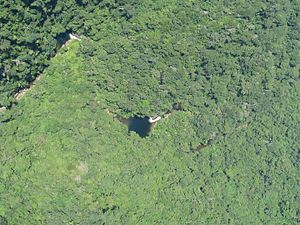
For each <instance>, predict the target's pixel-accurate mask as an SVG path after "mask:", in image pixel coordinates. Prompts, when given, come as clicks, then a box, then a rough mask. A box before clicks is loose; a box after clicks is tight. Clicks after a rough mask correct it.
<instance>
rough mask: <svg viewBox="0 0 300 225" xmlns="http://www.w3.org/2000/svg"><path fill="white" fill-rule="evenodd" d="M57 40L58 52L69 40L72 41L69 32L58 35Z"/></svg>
mask: <svg viewBox="0 0 300 225" xmlns="http://www.w3.org/2000/svg"><path fill="white" fill-rule="evenodd" d="M55 39H56V41H57V44H56V50H59V49H60V48H61V47H62V46H63V45H64V44H65V43H66V42H67V41H68V40H70V36H69V33H68V32H63V33H60V34H58V35H57V36H56V37H55Z"/></svg>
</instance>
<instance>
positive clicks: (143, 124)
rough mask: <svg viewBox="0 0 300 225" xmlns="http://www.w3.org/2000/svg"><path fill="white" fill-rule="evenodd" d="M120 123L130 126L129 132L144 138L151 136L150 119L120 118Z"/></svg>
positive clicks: (136, 117)
mask: <svg viewBox="0 0 300 225" xmlns="http://www.w3.org/2000/svg"><path fill="white" fill-rule="evenodd" d="M118 119H119V121H120V122H122V123H124V124H126V125H127V126H128V132H131V131H133V132H135V133H137V134H138V135H139V136H140V137H142V138H144V137H146V136H147V135H149V133H150V131H151V123H149V117H138V116H134V117H130V118H128V119H127V118H118Z"/></svg>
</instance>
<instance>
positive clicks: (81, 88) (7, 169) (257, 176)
mask: <svg viewBox="0 0 300 225" xmlns="http://www.w3.org/2000/svg"><path fill="white" fill-rule="evenodd" d="M78 46H79V44H78V43H71V45H69V46H68V47H67V49H63V52H62V53H60V54H59V55H58V56H56V57H55V58H54V59H53V60H52V62H51V65H50V67H49V68H48V69H46V71H45V73H44V75H43V77H42V79H41V80H40V81H38V82H37V84H36V85H35V87H34V88H33V89H32V90H31V91H30V92H28V93H27V94H26V96H25V97H24V98H23V99H22V100H21V101H20V103H19V104H18V105H17V106H16V107H15V108H14V109H13V110H11V111H10V112H6V114H5V115H4V116H5V117H12V118H13V119H12V121H10V122H8V123H2V124H1V130H0V131H1V143H2V144H1V147H0V149H1V157H0V158H1V168H0V171H1V183H2V185H1V189H0V190H1V192H0V196H1V206H0V215H2V216H3V217H5V218H6V219H7V221H9V224H100V223H101V222H106V223H107V224H138V223H142V224H239V223H242V224H260V223H280V224H284V223H287V224H296V223H297V211H296V210H297V207H298V206H299V205H298V200H299V199H297V198H298V197H297V189H296V187H297V184H298V182H299V170H298V167H297V161H295V160H297V155H296V154H297V152H295V148H296V147H297V143H296V140H297V138H296V136H294V137H289V135H295V133H292V131H293V127H292V126H291V127H290V128H286V136H283V135H282V134H281V133H279V132H278V133H277V132H276V131H277V130H282V129H284V127H282V126H284V125H280V124H283V123H282V122H280V118H278V119H277V121H273V122H271V121H272V120H270V117H269V116H268V115H262V116H261V118H260V119H257V121H253V122H252V123H251V124H248V125H245V127H243V128H241V129H237V130H236V131H235V132H234V133H232V134H229V135H228V136H226V137H224V138H223V139H222V140H221V141H218V142H217V143H216V144H214V145H212V146H209V147H207V148H205V149H203V151H202V152H192V151H190V144H191V141H192V140H193V138H194V137H195V136H196V135H197V134H196V133H195V131H194V129H193V128H192V126H191V123H190V122H191V120H192V117H193V116H192V113H190V112H175V113H173V114H172V115H171V116H169V117H168V118H166V119H164V120H162V121H160V122H159V123H158V124H157V126H156V127H155V129H154V130H153V132H152V133H151V135H150V136H149V137H147V138H145V139H141V138H139V137H138V135H137V134H135V133H131V134H130V135H127V128H126V127H125V126H124V125H122V124H120V123H119V122H118V121H117V120H114V119H113V118H112V116H111V115H109V114H108V113H107V112H106V111H105V110H104V108H103V105H104V101H103V100H101V99H97V97H96V92H95V88H94V87H93V86H92V85H90V83H89V81H88V80H87V78H86V76H84V71H82V68H84V66H83V65H84V60H83V59H82V58H81V57H79V55H80V54H79V53H78V49H79V48H78ZM286 99H287V98H282V100H281V101H282V102H281V103H283V102H286ZM278 100H280V99H278ZM277 104H278V105H280V102H277ZM290 104H291V107H292V105H293V102H292V101H290ZM285 105H287V106H288V104H287V103H285ZM288 109H289V108H288V107H286V109H282V110H283V112H285V111H286V110H288ZM286 116H287V115H286ZM294 116H295V119H296V117H297V115H296V114H295V115H294ZM284 118H285V116H283V117H282V119H284ZM295 128H296V127H295ZM257 135H259V137H260V138H255V136H257ZM266 135H269V139H267V138H268V137H267V136H266ZM293 140H294V141H293ZM293 152H294V153H293ZM274 155H275V156H274Z"/></svg>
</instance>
